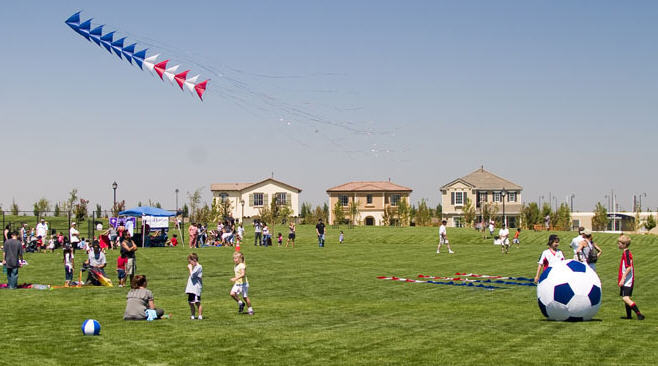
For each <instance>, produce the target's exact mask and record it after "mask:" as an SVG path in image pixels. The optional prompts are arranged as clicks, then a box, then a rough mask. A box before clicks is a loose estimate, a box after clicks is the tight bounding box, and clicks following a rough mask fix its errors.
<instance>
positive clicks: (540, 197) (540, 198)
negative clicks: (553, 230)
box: [537, 196, 544, 211]
mask: <svg viewBox="0 0 658 366" xmlns="http://www.w3.org/2000/svg"><path fill="white" fill-rule="evenodd" d="M543 199H544V196H539V204H538V205H537V207H539V211H541V200H543Z"/></svg>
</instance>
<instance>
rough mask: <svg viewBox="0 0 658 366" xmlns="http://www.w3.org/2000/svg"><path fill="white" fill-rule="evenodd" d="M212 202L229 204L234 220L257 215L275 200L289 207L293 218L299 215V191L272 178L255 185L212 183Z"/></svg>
mask: <svg viewBox="0 0 658 366" xmlns="http://www.w3.org/2000/svg"><path fill="white" fill-rule="evenodd" d="M210 191H211V192H212V196H213V200H214V201H215V202H221V201H223V200H229V201H230V202H231V213H232V214H233V217H235V218H242V217H253V216H258V215H259V210H260V209H262V208H263V207H269V205H270V202H272V200H273V199H276V201H277V204H279V205H285V206H288V207H290V209H291V210H292V215H291V216H293V217H295V216H298V215H299V193H300V192H301V191H302V190H301V189H299V188H297V187H294V186H291V185H290V184H287V183H283V182H280V181H278V180H276V179H274V178H267V179H263V180H262V181H260V182H256V183H214V184H211V185H210Z"/></svg>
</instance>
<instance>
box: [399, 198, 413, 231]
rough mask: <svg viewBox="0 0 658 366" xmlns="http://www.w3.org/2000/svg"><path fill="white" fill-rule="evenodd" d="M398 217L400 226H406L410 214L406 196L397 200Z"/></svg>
mask: <svg viewBox="0 0 658 366" xmlns="http://www.w3.org/2000/svg"><path fill="white" fill-rule="evenodd" d="M397 211H398V218H399V219H400V226H408V225H409V219H410V217H409V215H410V211H411V210H410V207H409V202H407V198H406V197H402V198H400V201H399V202H398V210H397Z"/></svg>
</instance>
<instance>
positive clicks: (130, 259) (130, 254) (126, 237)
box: [120, 230, 137, 283]
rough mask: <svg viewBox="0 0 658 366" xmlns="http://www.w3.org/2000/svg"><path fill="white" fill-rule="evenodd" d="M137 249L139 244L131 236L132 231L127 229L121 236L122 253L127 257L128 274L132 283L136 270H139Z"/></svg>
mask: <svg viewBox="0 0 658 366" xmlns="http://www.w3.org/2000/svg"><path fill="white" fill-rule="evenodd" d="M136 251H137V245H136V244H135V242H134V241H133V240H132V238H131V237H130V232H128V231H127V230H126V231H124V232H123V237H122V238H121V252H120V254H121V255H123V256H124V257H126V275H128V276H129V277H130V283H132V282H133V278H134V277H135V272H136V271H137V259H136V258H135V252H136Z"/></svg>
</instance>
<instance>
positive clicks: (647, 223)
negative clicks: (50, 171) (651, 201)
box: [644, 213, 656, 231]
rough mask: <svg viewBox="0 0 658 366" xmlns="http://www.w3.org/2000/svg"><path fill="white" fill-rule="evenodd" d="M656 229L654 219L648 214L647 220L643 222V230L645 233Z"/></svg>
mask: <svg viewBox="0 0 658 366" xmlns="http://www.w3.org/2000/svg"><path fill="white" fill-rule="evenodd" d="M655 227H656V219H655V218H654V217H653V214H652V213H650V214H649V216H648V217H647V220H646V221H645V222H644V228H645V229H647V231H651V229H653V228H655Z"/></svg>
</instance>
